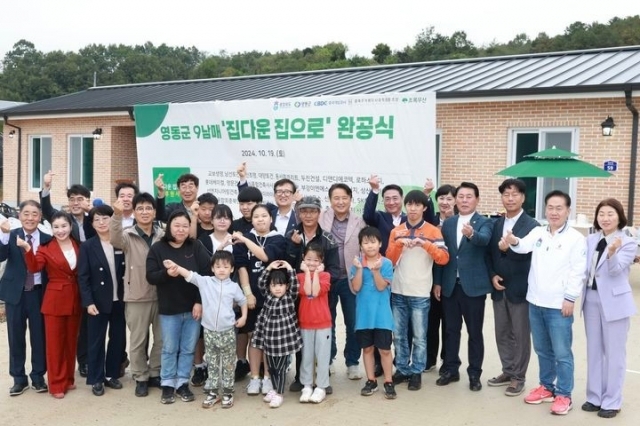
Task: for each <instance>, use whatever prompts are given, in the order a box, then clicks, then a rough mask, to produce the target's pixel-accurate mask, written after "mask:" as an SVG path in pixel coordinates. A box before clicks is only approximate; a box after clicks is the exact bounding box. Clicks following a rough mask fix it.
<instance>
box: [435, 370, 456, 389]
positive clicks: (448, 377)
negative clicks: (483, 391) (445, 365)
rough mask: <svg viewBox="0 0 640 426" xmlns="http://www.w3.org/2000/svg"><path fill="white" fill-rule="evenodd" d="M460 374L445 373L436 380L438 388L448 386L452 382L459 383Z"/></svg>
mask: <svg viewBox="0 0 640 426" xmlns="http://www.w3.org/2000/svg"><path fill="white" fill-rule="evenodd" d="M459 381H460V374H451V373H449V372H448V371H445V372H443V373H442V374H441V375H440V377H439V378H438V380H436V386H447V385H448V384H449V383H451V382H459Z"/></svg>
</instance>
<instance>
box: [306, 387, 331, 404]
mask: <svg viewBox="0 0 640 426" xmlns="http://www.w3.org/2000/svg"><path fill="white" fill-rule="evenodd" d="M326 396H327V393H326V392H325V390H324V389H322V388H315V389H314V391H313V394H312V395H311V398H309V401H310V402H313V403H314V404H320V403H321V402H322V401H324V399H325V398H326Z"/></svg>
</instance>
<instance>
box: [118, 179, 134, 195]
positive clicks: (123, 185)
mask: <svg viewBox="0 0 640 426" xmlns="http://www.w3.org/2000/svg"><path fill="white" fill-rule="evenodd" d="M123 188H131V189H133V195H134V196H136V195H137V194H138V193H140V190H139V189H138V186H137V185H136V184H134V183H131V182H120V183H119V184H117V185H116V197H119V196H120V190H121V189H123Z"/></svg>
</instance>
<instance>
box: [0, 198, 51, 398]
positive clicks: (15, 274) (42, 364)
mask: <svg viewBox="0 0 640 426" xmlns="http://www.w3.org/2000/svg"><path fill="white" fill-rule="evenodd" d="M19 210H20V216H19V218H20V222H21V223H22V227H21V228H18V229H14V230H12V231H11V230H10V227H9V222H8V221H7V220H6V219H5V220H4V221H3V222H2V223H1V224H0V228H1V229H2V236H1V237H0V262H2V261H5V260H6V261H7V265H6V269H5V272H4V275H3V276H2V279H1V280H0V299H1V300H4V302H5V309H6V315H7V332H8V335H9V374H11V376H12V377H13V386H12V387H11V389H10V390H9V395H11V396H17V395H21V394H23V393H24V392H25V391H26V390H27V389H28V388H29V382H28V380H27V375H26V373H25V367H24V364H25V362H26V357H27V342H26V333H27V322H28V324H29V338H30V340H29V343H30V344H31V373H30V374H29V375H30V377H31V384H32V387H33V389H35V391H36V392H38V393H42V392H47V390H48V388H47V384H46V383H45V381H44V374H45V373H46V371H47V363H46V356H45V341H44V320H43V318H42V314H41V313H40V306H41V305H42V296H43V294H44V286H45V285H46V282H47V277H46V273H44V272H40V273H36V274H31V273H29V272H28V271H27V266H26V264H25V261H24V252H23V250H22V249H20V248H19V247H18V246H17V245H16V237H20V238H22V239H24V240H26V241H30V242H31V244H32V246H33V250H34V252H36V251H37V250H38V247H39V246H40V244H45V243H47V242H49V241H50V240H51V236H50V235H47V234H45V233H42V232H40V231H39V230H38V224H39V223H40V220H41V219H42V211H41V209H40V204H39V203H38V202H36V201H33V200H27V201H23V202H22V203H21V204H20V206H19Z"/></svg>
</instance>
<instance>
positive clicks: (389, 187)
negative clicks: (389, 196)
mask: <svg viewBox="0 0 640 426" xmlns="http://www.w3.org/2000/svg"><path fill="white" fill-rule="evenodd" d="M389 190H395V191H398V192H399V193H400V198H402V197H404V192H403V191H402V188H400V186H399V185H396V184H395V183H390V184H389V185H387V186H385V187H384V188H382V197H383V198H384V193H385V192H387V191H389Z"/></svg>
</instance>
